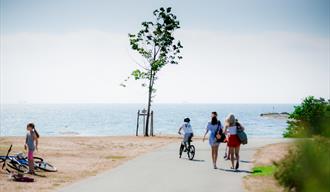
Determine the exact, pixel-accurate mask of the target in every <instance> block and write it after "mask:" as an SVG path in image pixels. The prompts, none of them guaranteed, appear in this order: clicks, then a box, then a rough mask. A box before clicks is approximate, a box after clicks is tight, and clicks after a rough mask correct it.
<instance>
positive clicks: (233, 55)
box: [0, 0, 330, 103]
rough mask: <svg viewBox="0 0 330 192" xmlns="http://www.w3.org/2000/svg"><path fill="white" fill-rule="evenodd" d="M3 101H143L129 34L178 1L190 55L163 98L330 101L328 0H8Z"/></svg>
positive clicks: (0, 70) (164, 78) (168, 78)
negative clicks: (132, 76)
mask: <svg viewBox="0 0 330 192" xmlns="http://www.w3.org/2000/svg"><path fill="white" fill-rule="evenodd" d="M0 1H1V3H0V5H1V9H0V11H1V14H0V16H1V20H0V21H1V23H0V24H1V25H0V27H1V29H0V32H1V33H0V37H1V38H0V40H1V42H0V48H1V50H0V56H1V58H0V75H1V77H0V85H1V87H0V91H1V92H0V102H1V103H144V102H146V101H147V90H146V89H145V88H143V87H141V86H140V85H141V82H138V81H134V80H130V81H129V82H128V83H127V87H126V88H123V87H121V86H119V85H120V83H122V82H123V80H124V79H126V78H127V77H128V76H129V75H130V73H131V72H132V71H133V70H134V69H136V68H138V65H137V64H136V63H135V62H137V61H140V60H141V59H140V58H139V57H138V55H136V54H135V53H134V52H133V51H132V50H131V49H130V46H129V42H128V35H127V34H128V33H135V32H137V31H138V30H139V29H140V26H141V22H143V21H146V20H153V15H152V11H153V10H155V9H157V8H159V7H168V6H171V7H172V10H173V13H174V14H176V15H177V17H178V19H179V20H180V24H181V28H180V29H179V30H178V31H177V32H176V33H175V34H174V35H175V37H176V39H178V40H180V41H181V42H182V44H183V46H184V48H183V53H182V55H183V60H181V62H180V63H179V64H178V65H168V66H166V67H165V68H164V69H163V70H162V71H161V72H160V74H159V79H158V80H157V82H156V84H155V86H156V88H157V93H156V97H155V99H154V101H155V102H156V103H299V102H300V101H301V100H302V99H303V98H304V97H306V96H309V95H314V96H316V97H323V98H327V99H328V98H330V1H328V0H313V1H312V0H249V1H246V0H235V1H229V0H227V1H225V0H214V1H213V0H203V1H192V0H180V1H155V0H139V1H134V0H130V1H129V0H121V1H111V0H109V1H101V0H93V1H92V0H89V1H88V0H79V1H78V0H57V1H43V0H40V1H37V0H29V1H24V0H0Z"/></svg>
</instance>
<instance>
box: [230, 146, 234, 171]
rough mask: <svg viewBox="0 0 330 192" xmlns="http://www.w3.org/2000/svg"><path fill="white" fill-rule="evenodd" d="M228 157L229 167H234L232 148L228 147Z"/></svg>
mask: <svg viewBox="0 0 330 192" xmlns="http://www.w3.org/2000/svg"><path fill="white" fill-rule="evenodd" d="M229 157H230V161H231V167H232V168H234V148H233V147H229Z"/></svg>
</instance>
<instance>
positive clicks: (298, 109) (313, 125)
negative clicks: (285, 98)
mask: <svg viewBox="0 0 330 192" xmlns="http://www.w3.org/2000/svg"><path fill="white" fill-rule="evenodd" d="M288 124H289V126H288V127H287V129H286V131H285V133H284V134H283V136H284V137H311V136H313V135H322V136H325V137H330V101H329V100H328V101H326V100H325V99H323V98H319V99H316V98H314V97H313V96H310V97H307V98H305V99H304V101H303V102H302V104H300V105H298V106H295V109H294V111H293V113H291V114H290V116H289V120H288Z"/></svg>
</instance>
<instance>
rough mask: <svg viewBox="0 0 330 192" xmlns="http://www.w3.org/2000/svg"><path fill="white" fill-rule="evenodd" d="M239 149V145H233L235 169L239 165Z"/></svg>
mask: <svg viewBox="0 0 330 192" xmlns="http://www.w3.org/2000/svg"><path fill="white" fill-rule="evenodd" d="M239 149H240V146H238V147H235V157H236V169H238V167H239Z"/></svg>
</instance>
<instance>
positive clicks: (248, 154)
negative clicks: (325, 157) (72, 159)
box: [60, 139, 288, 192]
mask: <svg viewBox="0 0 330 192" xmlns="http://www.w3.org/2000/svg"><path fill="white" fill-rule="evenodd" d="M286 141H288V140H286V139H250V140H249V144H248V145H244V146H242V148H241V163H240V171H239V172H233V171H231V170H230V169H229V167H230V162H229V161H224V160H223V158H222V156H223V154H224V148H225V145H224V144H222V145H221V146H220V153H219V155H220V158H219V159H220V161H219V163H218V167H219V169H216V170H215V169H213V167H212V163H211V154H210V149H209V146H208V142H207V141H205V143H202V142H200V141H198V142H194V143H193V144H194V145H195V147H196V156H195V159H194V161H189V160H187V159H185V157H186V154H185V155H184V156H183V157H184V158H182V159H179V158H178V147H179V146H178V145H179V143H178V144H170V145H168V146H165V147H163V148H161V149H160V150H158V151H154V152H151V153H147V154H145V155H143V156H140V157H138V158H136V159H134V160H131V161H129V162H126V163H124V164H123V165H121V166H118V167H117V168H115V169H113V170H110V171H108V172H105V173H102V174H100V175H97V176H94V177H90V178H87V179H85V180H82V181H79V182H77V183H74V184H72V185H70V186H67V187H65V188H63V189H61V190H60V191H61V192H103V191H104V192H110V191H115V192H136V191H143V192H172V191H173V192H187V191H189V192H213V191H217V192H219V191H226V192H231V191H233V192H239V191H244V190H243V186H242V177H243V176H245V175H247V174H249V171H250V169H251V166H252V164H251V162H250V161H251V158H252V156H253V154H254V152H255V151H256V149H258V148H259V147H262V146H264V145H267V144H271V143H278V142H286Z"/></svg>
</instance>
